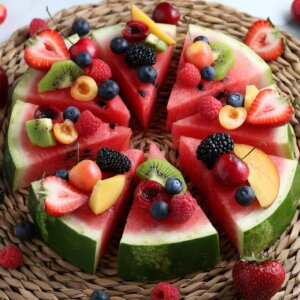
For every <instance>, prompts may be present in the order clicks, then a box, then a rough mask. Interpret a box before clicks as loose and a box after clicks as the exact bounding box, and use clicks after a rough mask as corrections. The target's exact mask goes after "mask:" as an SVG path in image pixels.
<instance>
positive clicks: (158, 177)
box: [100, 158, 186, 193]
mask: <svg viewBox="0 0 300 300" xmlns="http://www.w3.org/2000/svg"><path fill="white" fill-rule="evenodd" d="M100 168H101V167H100ZM136 171H137V175H138V176H139V177H140V178H141V179H143V180H154V181H157V182H158V183H160V184H161V185H163V186H165V185H166V181H167V180H168V178H171V177H174V178H178V179H179V180H180V181H181V183H182V193H184V192H185V191H186V183H185V181H184V178H183V176H182V174H181V173H180V172H179V170H178V169H176V168H175V167H174V166H173V165H171V164H170V163H169V162H168V161H166V160H165V159H158V158H150V159H148V160H147V161H145V162H144V163H143V164H141V165H140V166H139V167H138V168H137V170H136Z"/></svg>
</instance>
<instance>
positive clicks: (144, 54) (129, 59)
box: [125, 44, 156, 68]
mask: <svg viewBox="0 0 300 300" xmlns="http://www.w3.org/2000/svg"><path fill="white" fill-rule="evenodd" d="M125 62H126V63H127V64H128V66H129V67H131V68H135V67H141V66H144V65H146V66H148V65H154V64H155V63H156V52H155V51H154V50H153V49H152V48H151V47H149V46H147V45H145V44H132V45H130V46H129V47H128V48H127V50H126V55H125Z"/></svg>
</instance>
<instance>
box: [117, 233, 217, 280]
mask: <svg viewBox="0 0 300 300" xmlns="http://www.w3.org/2000/svg"><path fill="white" fill-rule="evenodd" d="M219 249H220V247H219V238H218V234H217V233H215V234H210V235H207V236H202V237H200V238H196V239H192V240H187V241H181V242H178V243H171V244H162V245H153V246H149V245H131V244H127V243H122V242H121V244H120V249H119V260H118V276H119V277H121V278H124V279H126V280H138V281H155V280H168V279H172V278H176V277H179V276H184V275H186V274H190V273H193V272H196V271H200V270H203V271H204V270H207V269H209V268H210V267H212V266H214V265H215V264H216V263H218V262H219V260H220V253H219ZM183 257H184V259H183Z"/></svg>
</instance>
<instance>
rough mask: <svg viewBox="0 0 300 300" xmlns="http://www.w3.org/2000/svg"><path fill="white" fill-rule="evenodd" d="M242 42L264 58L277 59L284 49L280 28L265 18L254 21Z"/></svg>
mask: <svg viewBox="0 0 300 300" xmlns="http://www.w3.org/2000/svg"><path fill="white" fill-rule="evenodd" d="M244 43H245V44H246V45H248V46H249V47H250V48H252V49H253V50H254V51H255V52H256V53H257V54H258V55H259V56H260V57H261V58H263V59H264V60H274V59H277V58H278V57H279V56H280V55H281V54H282V53H283V51H284V43H283V38H282V35H281V33H280V30H279V29H278V28H277V27H275V26H274V25H273V24H272V23H271V22H270V21H267V20H259V21H256V22H254V23H253V24H252V26H251V27H250V29H249V31H248V33H247V35H246V37H245V39H244Z"/></svg>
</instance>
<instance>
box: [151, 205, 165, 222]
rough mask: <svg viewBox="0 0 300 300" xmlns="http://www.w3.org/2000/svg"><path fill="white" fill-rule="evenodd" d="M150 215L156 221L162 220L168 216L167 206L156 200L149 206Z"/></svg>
mask: <svg viewBox="0 0 300 300" xmlns="http://www.w3.org/2000/svg"><path fill="white" fill-rule="evenodd" d="M150 214H151V216H152V217H153V219H155V220H157V221H161V220H164V219H165V218H167V216H168V215H169V204H168V203H167V202H165V201H163V200H157V201H155V202H153V204H151V206H150Z"/></svg>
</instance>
